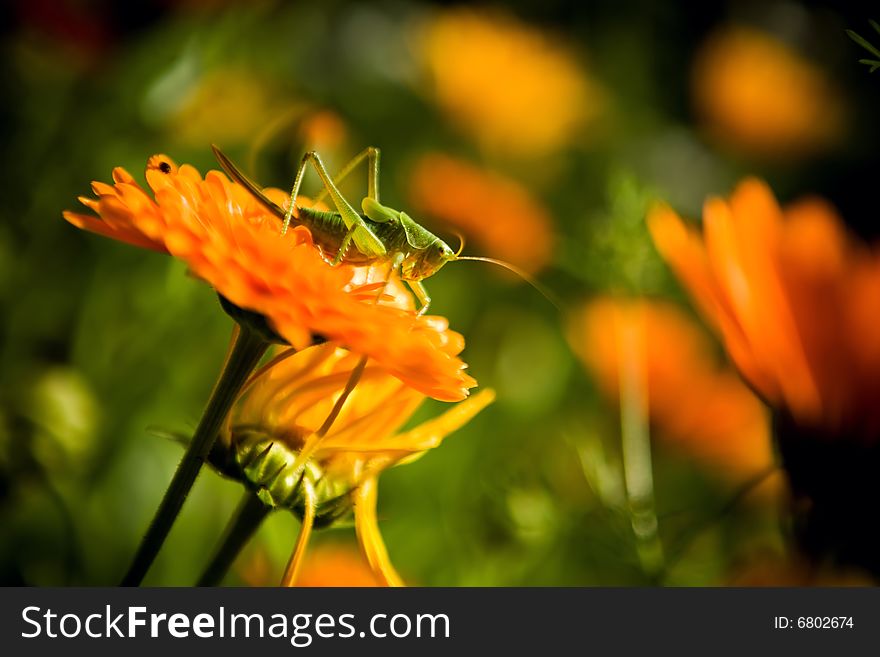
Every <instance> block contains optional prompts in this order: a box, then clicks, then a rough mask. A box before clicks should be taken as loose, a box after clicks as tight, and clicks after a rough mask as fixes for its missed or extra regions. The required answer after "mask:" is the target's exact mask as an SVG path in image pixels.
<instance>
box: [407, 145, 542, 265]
mask: <svg viewBox="0 0 880 657" xmlns="http://www.w3.org/2000/svg"><path fill="white" fill-rule="evenodd" d="M409 185H410V196H411V197H412V203H413V205H414V206H415V207H416V208H418V209H419V210H421V211H422V212H425V213H426V214H428V215H430V216H433V217H436V218H438V219H441V220H443V221H444V222H446V223H447V224H448V225H450V226H455V227H457V228H460V229H461V230H462V231H463V232H464V234H465V235H466V236H467V237H473V238H474V240H475V241H476V242H477V243H478V244H479V245H480V246H481V247H483V248H484V249H486V251H487V253H488V255H491V256H494V257H496V258H501V259H502V260H507V261H509V262H511V263H513V264H515V265H518V266H519V267H522V268H523V269H524V270H526V271H527V272H529V273H534V272H536V271H538V270H539V269H541V268H542V267H544V266H546V265H547V264H548V263H549V262H550V259H551V258H552V256H553V220H552V219H551V217H550V214H549V213H548V212H547V210H545V209H544V208H543V207H542V206H541V204H540V203H539V202H538V200H537V199H535V198H534V197H533V196H532V195H531V193H529V191H528V190H527V189H526V188H525V187H523V186H522V185H520V184H519V183H517V182H516V181H514V180H511V179H510V178H507V177H505V176H503V175H501V174H499V173H495V172H492V171H486V170H484V169H480V168H478V167H476V166H474V165H472V164H469V163H467V162H463V161H461V160H457V159H455V158H452V157H449V156H447V155H441V154H439V153H434V154H428V155H425V156H423V157H422V158H421V159H420V160H418V161H417V162H416V164H415V165H414V166H413V169H412V173H411V176H410V183H409Z"/></svg>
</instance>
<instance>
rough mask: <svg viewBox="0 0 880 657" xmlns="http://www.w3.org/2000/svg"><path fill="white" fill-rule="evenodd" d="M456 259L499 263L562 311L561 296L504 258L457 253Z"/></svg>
mask: <svg viewBox="0 0 880 657" xmlns="http://www.w3.org/2000/svg"><path fill="white" fill-rule="evenodd" d="M462 247H464V244H462ZM460 252H461V250H459V253H460ZM455 260H476V261H477V262H488V263H490V264H493V265H498V266H499V267H504V269H506V270H507V271H510V272H513V273H514V274H516V275H517V276H519V277H520V278H521V279H523V280H524V281H525V282H526V283H528V284H529V285H531V286H532V287H533V288H535V289H536V290H537V291H538V293H539V294H540V295H541V296H542V297H544V298H545V299H547V301H549V302H550V303H551V304H552V305H553V307H554V308H556V310H558V311H559V312H560V313H561V312H562V302H561V301H560V300H559V298H558V297H557V296H556V295H555V294H553V293H552V292H551V291H550V290H548V289H547V288H545V287H544V286H543V285H541V284H540V283H539V282H538V281H537V280H535V277H534V276H532V275H531V274H527V273H526V272H525V271H523V270H522V269H520V268H519V267H517V266H516V265H512V264H510V263H509V262H504V261H503V260H496V259H495V258H486V257H484V256H459V255H456V257H455Z"/></svg>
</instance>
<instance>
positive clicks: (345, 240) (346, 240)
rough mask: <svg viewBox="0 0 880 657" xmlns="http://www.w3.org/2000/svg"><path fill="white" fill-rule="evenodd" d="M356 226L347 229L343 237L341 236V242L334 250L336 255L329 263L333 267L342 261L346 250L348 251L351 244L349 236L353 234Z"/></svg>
mask: <svg viewBox="0 0 880 657" xmlns="http://www.w3.org/2000/svg"><path fill="white" fill-rule="evenodd" d="M356 228H357V226H352V227H351V228H349V229H348V232H347V233H346V234H345V237H343V238H342V242H341V243H340V245H339V250H338V251H337V252H336V255H335V256H334V258H333V262H331V263H330V264H331V265H333V266H334V267H335V266H336V265H338V264H339V263H340V262H342V259H343V258H344V257H345V253H346V251H348V247H349V246H350V245H351V238H352V237H353V236H354V231H355V229H356Z"/></svg>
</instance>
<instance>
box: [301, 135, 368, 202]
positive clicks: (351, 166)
mask: <svg viewBox="0 0 880 657" xmlns="http://www.w3.org/2000/svg"><path fill="white" fill-rule="evenodd" d="M380 156H381V152H380V151H379V149H378V148H376V147H375V146H370V147H369V148H365V149H364V150H362V151H361V152H360V153H358V154H357V155H355V156H354V157H353V158H351V160H349V162H348V164H346V165H345V166H344V167H342V169H340V170H339V173H337V174H336V175H335V176H334V177H333V182H334V184H336V185H337V186H339V185H341V184H342V181H343V180H345V179H346V178H348V176H349V174H351V172H352V171H354V170H355V169H356V168H357V166H358V165H359V164H360V163H361V162H363V161H364V160H367V196H369V197H370V198H371V199H373V200H374V201H378V200H379V157H380ZM326 194H327V190H326V189H322V190H321V192H320V193H319V194H318V195H317V196H316V197H315V202H318V201H320V200H322V199H323V198H324V196H326Z"/></svg>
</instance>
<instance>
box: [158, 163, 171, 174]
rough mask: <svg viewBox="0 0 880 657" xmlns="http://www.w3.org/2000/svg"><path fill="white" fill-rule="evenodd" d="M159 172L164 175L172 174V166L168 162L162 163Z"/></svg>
mask: <svg viewBox="0 0 880 657" xmlns="http://www.w3.org/2000/svg"><path fill="white" fill-rule="evenodd" d="M159 171H161V172H162V173H171V165H170V164H168V163H167V162H160V163H159Z"/></svg>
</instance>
